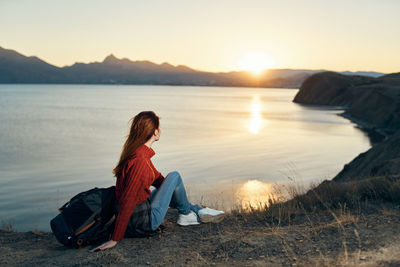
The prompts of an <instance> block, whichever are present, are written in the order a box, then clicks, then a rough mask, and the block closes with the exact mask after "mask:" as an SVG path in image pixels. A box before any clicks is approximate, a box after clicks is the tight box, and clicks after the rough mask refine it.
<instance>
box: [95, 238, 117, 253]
mask: <svg viewBox="0 0 400 267" xmlns="http://www.w3.org/2000/svg"><path fill="white" fill-rule="evenodd" d="M116 244H117V241H114V240H110V241H107V242H105V243H103V244H101V245H100V246H98V247H97V248H94V249H92V250H90V252H96V251H99V250H105V249H108V248H112V247H114V246H115V245H116Z"/></svg>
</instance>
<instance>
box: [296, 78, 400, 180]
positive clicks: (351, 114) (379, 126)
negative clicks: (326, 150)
mask: <svg viewBox="0 0 400 267" xmlns="http://www.w3.org/2000/svg"><path fill="white" fill-rule="evenodd" d="M293 101H294V102H296V103H301V104H307V105H328V106H340V107H343V108H344V109H345V112H344V113H343V114H342V115H343V116H345V117H347V118H349V119H351V120H352V121H354V122H355V123H357V124H358V125H359V127H360V128H361V129H363V130H365V131H366V132H367V133H368V134H369V135H370V136H371V142H372V145H373V146H372V148H371V149H369V150H368V151H366V152H364V153H361V154H360V155H359V156H357V157H356V158H355V159H354V160H353V161H351V162H350V163H349V164H346V165H345V166H344V168H343V170H342V171H341V172H340V173H339V174H338V175H336V176H335V177H334V178H333V181H348V180H359V179H365V178H371V177H378V176H385V175H395V176H399V175H400V73H393V74H388V75H384V76H381V77H378V78H373V77H363V76H355V75H354V76H345V75H342V74H339V73H335V72H323V73H318V74H314V75H312V76H311V77H309V78H308V79H306V80H305V81H304V83H303V84H302V86H301V87H300V90H299V92H298V93H297V95H296V96H295V98H294V100H293Z"/></svg>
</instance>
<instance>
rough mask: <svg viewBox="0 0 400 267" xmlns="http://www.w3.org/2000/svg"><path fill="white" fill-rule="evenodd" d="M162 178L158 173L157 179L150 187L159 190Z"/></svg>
mask: <svg viewBox="0 0 400 267" xmlns="http://www.w3.org/2000/svg"><path fill="white" fill-rule="evenodd" d="M164 179H165V178H164V176H163V175H162V174H161V173H160V172H159V175H158V177H157V178H156V179H155V180H154V182H153V184H152V186H154V187H155V188H157V189H158V188H159V187H160V186H161V184H162V183H163V182H164Z"/></svg>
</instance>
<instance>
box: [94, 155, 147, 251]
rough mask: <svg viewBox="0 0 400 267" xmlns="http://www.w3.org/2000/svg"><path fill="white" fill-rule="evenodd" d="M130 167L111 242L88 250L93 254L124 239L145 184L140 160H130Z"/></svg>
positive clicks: (143, 164) (142, 163)
mask: <svg viewBox="0 0 400 267" xmlns="http://www.w3.org/2000/svg"><path fill="white" fill-rule="evenodd" d="M132 161H133V162H132V165H131V167H130V168H129V169H128V171H127V172H126V177H125V181H124V185H123V192H122V194H121V195H120V196H119V200H118V216H117V219H116V222H115V227H114V232H113V235H112V237H111V240H109V241H107V242H105V243H103V244H101V245H100V246H98V247H96V248H94V249H92V250H90V252H95V251H99V250H105V249H108V248H112V247H114V246H115V245H116V244H117V243H118V241H121V240H122V239H123V238H124V235H125V231H126V227H127V226H128V223H129V219H130V217H131V216H132V213H133V209H134V208H135V206H136V204H137V200H136V197H137V195H138V194H137V193H138V191H139V190H142V189H143V187H144V186H146V184H145V180H144V179H143V178H144V174H145V173H144V171H145V169H146V168H147V166H146V165H145V163H144V160H142V159H141V158H135V159H133V160H132Z"/></svg>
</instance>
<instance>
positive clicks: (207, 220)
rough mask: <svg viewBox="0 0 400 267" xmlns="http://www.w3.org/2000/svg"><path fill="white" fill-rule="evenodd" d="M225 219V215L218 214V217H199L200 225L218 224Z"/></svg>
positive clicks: (206, 215)
mask: <svg viewBox="0 0 400 267" xmlns="http://www.w3.org/2000/svg"><path fill="white" fill-rule="evenodd" d="M224 217H225V214H224V213H222V214H218V215H210V214H204V215H203V216H202V217H201V222H202V223H219V222H221V221H222V220H223V219H224Z"/></svg>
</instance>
